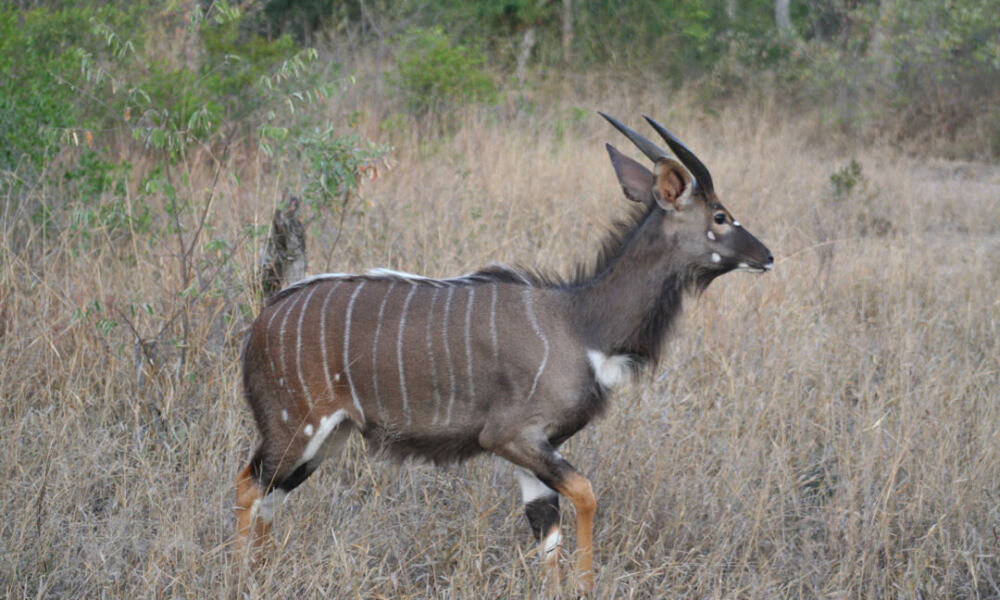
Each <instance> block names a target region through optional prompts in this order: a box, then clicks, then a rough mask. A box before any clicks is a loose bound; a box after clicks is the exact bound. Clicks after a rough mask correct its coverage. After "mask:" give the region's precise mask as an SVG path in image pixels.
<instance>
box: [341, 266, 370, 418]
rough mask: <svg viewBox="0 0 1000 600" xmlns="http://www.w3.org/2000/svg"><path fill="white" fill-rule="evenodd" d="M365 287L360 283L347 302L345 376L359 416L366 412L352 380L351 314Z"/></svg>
mask: <svg viewBox="0 0 1000 600" xmlns="http://www.w3.org/2000/svg"><path fill="white" fill-rule="evenodd" d="M363 287H365V282H364V281H362V282H361V283H359V284H358V287H356V288H355V289H354V293H353V294H351V299H350V300H349V301H348V302H347V322H346V323H345V324H344V374H345V375H347V385H348V387H350V388H351V398H352V399H353V400H354V408H356V409H358V414H364V412H363V411H362V410H361V402H359V401H358V392H357V390H355V389H354V380H353V379H351V358H350V349H351V313H352V312H353V310H354V301H355V300H356V299H357V297H358V292H360V291H361V288H363Z"/></svg>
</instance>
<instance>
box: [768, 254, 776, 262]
mask: <svg viewBox="0 0 1000 600" xmlns="http://www.w3.org/2000/svg"><path fill="white" fill-rule="evenodd" d="M767 262H769V263H771V262H774V257H773V256H771V253H770V252H768V253H767Z"/></svg>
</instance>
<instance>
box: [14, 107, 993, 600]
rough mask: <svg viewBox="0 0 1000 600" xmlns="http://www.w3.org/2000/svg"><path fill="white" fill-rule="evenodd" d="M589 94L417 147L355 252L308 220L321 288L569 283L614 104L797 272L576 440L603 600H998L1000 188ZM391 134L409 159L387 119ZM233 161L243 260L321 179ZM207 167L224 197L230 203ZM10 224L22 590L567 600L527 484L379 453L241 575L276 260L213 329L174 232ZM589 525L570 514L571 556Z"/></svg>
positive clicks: (315, 485) (199, 187)
mask: <svg viewBox="0 0 1000 600" xmlns="http://www.w3.org/2000/svg"><path fill="white" fill-rule="evenodd" d="M574 94H575V93H574V92H568V93H567V95H566V96H564V98H570V99H564V100H563V101H562V103H552V106H551V107H550V108H546V109H542V108H537V110H536V112H535V113H534V114H527V113H525V112H520V113H515V112H513V111H508V113H504V112H503V111H500V113H495V112H489V111H486V112H484V113H482V114H471V115H468V116H467V117H464V118H462V119H460V121H461V123H460V125H459V127H458V130H457V132H455V133H454V135H453V136H450V137H446V138H433V139H432V138H428V137H426V136H421V134H420V133H419V131H418V130H417V129H413V130H406V131H403V130H396V131H395V132H392V133H391V135H392V136H394V139H395V142H394V143H395V145H396V151H395V152H394V154H393V161H394V168H393V169H392V170H390V171H387V172H385V171H384V172H383V173H382V177H381V178H380V179H379V180H378V181H377V182H375V183H374V184H369V185H367V186H366V187H365V190H364V194H363V198H362V200H361V201H359V202H356V203H355V204H354V207H355V209H356V210H355V211H353V212H352V213H351V214H350V215H349V216H348V218H347V219H346V220H345V224H344V227H345V229H344V235H343V237H342V238H341V240H340V242H339V244H338V245H337V247H336V248H333V249H332V250H331V249H330V248H329V246H328V245H326V244H328V243H329V241H330V239H331V236H330V235H329V231H325V232H324V231H322V230H321V229H322V228H326V229H327V230H328V229H331V228H332V227H333V226H334V225H335V224H336V222H335V220H334V221H330V220H321V221H317V222H316V223H315V224H314V225H313V226H312V227H311V229H310V235H311V238H310V241H311V244H312V245H311V255H310V260H311V264H310V271H311V272H321V271H326V270H335V271H350V270H361V269H366V268H369V267H375V266H385V267H391V268H397V269H403V270H408V271H415V272H420V273H425V274H429V275H434V276H445V275H450V274H457V273H461V272H465V271H467V270H469V269H471V268H475V267H477V266H482V265H484V264H487V263H490V262H514V263H520V264H525V265H538V266H542V267H544V268H549V269H554V270H556V271H561V272H567V271H568V270H569V269H571V268H572V265H574V264H575V263H577V262H579V261H585V260H588V257H590V256H592V255H593V254H594V252H595V248H596V247H597V244H598V240H599V239H600V237H601V236H602V232H603V231H604V230H605V229H606V227H607V224H608V223H609V222H610V221H611V220H612V219H613V218H614V216H615V215H616V214H620V213H621V212H622V211H623V205H624V204H625V202H626V200H625V199H624V198H623V197H622V195H621V193H620V191H619V189H618V186H617V184H616V182H615V179H614V175H613V172H612V169H611V167H610V165H609V164H608V160H607V155H606V153H605V151H604V148H603V144H604V142H612V143H614V144H616V145H618V146H619V147H620V148H622V149H628V151H629V152H630V153H631V152H632V150H631V149H630V148H627V144H626V142H624V141H623V138H621V136H620V135H618V134H616V132H614V131H613V130H612V129H611V128H610V127H609V126H607V125H606V124H605V123H604V122H603V121H602V120H601V119H600V118H599V117H597V116H596V114H594V113H593V112H592V110H594V109H604V110H607V111H609V112H611V113H612V114H615V115H617V116H619V117H620V118H622V119H625V120H626V121H627V122H628V123H630V124H632V125H633V126H636V127H638V126H639V124H640V123H641V120H640V118H639V114H640V113H641V112H648V113H650V114H653V115H655V116H657V117H658V118H659V119H660V120H661V121H662V122H664V123H665V124H666V125H667V126H668V127H670V128H672V129H674V130H675V132H677V133H678V134H679V135H680V136H681V137H682V138H683V139H685V141H687V143H688V144H689V145H690V146H691V147H692V148H694V149H695V150H696V151H697V152H698V153H699V154H700V155H701V157H702V158H703V160H704V161H705V162H706V163H707V164H708V166H709V168H710V169H711V170H712V172H713V175H714V179H715V182H716V188H717V189H718V190H719V192H720V196H721V197H722V199H723V201H724V202H725V203H726V204H727V206H728V208H729V209H730V210H731V211H732V212H733V213H734V214H735V215H736V217H737V218H738V219H740V220H741V221H742V222H743V224H744V225H745V226H747V227H748V228H749V229H750V230H751V231H753V232H754V233H755V234H757V236H758V237H760V238H761V239H762V240H763V241H764V242H765V243H767V244H768V245H769V246H770V248H771V250H772V251H773V252H774V254H775V257H776V268H775V271H774V272H773V273H770V274H767V275H762V276H754V275H747V274H742V273H737V274H731V275H727V276H725V277H723V278H721V279H719V280H717V281H716V282H715V283H714V284H713V285H712V286H711V287H710V288H709V290H708V291H707V292H706V293H705V294H704V295H703V296H702V297H701V298H697V299H690V300H689V301H688V304H687V309H686V311H685V316H684V317H683V319H682V323H681V324H680V327H679V329H678V335H676V336H675V338H674V339H673V341H672V342H671V343H670V344H669V351H668V352H667V353H666V356H665V359H664V360H663V362H662V364H660V365H659V366H658V367H657V368H656V369H655V370H654V371H653V372H652V373H651V375H650V376H649V377H647V378H645V379H643V380H641V381H639V382H637V383H635V384H634V385H632V386H630V387H628V388H626V389H624V390H622V391H621V392H619V393H618V394H617V396H616V397H615V398H614V399H613V402H612V404H611V409H610V411H609V414H608V415H607V416H606V417H605V418H603V419H602V420H600V421H598V422H595V423H594V424H592V425H591V426H590V427H589V428H587V429H586V430H584V431H583V432H581V433H580V434H579V435H577V436H576V437H575V438H574V439H572V440H571V441H570V442H569V443H568V444H567V445H566V447H565V450H564V454H566V455H567V456H568V457H569V458H570V460H572V461H573V462H574V464H576V465H577V466H578V467H580V468H581V469H582V470H583V471H584V472H585V473H586V474H587V475H588V476H589V477H591V478H592V480H593V482H594V488H595V491H596V493H597V496H598V502H599V507H598V515H597V530H596V544H597V556H596V559H597V565H598V568H597V589H596V593H595V596H596V597H602V598H612V597H614V598H631V597H636V598H661V597H684V598H776V597H791V598H798V597H806V598H818V597H829V598H888V597H903V598H972V597H997V596H1000V560H998V556H1000V533H998V528H1000V434H998V432H1000V407H998V403H997V399H998V390H1000V262H998V260H997V256H998V254H1000V202H998V200H1000V169H998V168H996V167H994V166H989V165H981V164H967V163H952V162H943V161H938V160H931V159H923V158H919V159H918V158H908V157H906V156H903V155H901V154H899V153H897V152H895V151H894V150H892V149H891V148H885V147H861V146H859V145H853V146H851V145H848V146H845V147H843V148H840V149H832V148H831V147H830V146H829V145H822V144H818V143H815V141H810V138H809V137H808V136H806V135H804V134H803V133H802V131H801V130H800V129H799V128H798V127H797V126H796V125H794V124H792V123H789V122H788V121H787V120H785V119H783V118H782V116H781V115H777V114H773V113H771V112H770V111H768V110H767V109H760V110H757V109H754V110H746V111H731V112H727V113H724V114H722V115H721V116H719V117H718V118H716V119H713V120H710V121H707V122H704V123H700V122H697V121H696V120H694V119H693V118H692V113H694V114H697V113H696V111H693V110H692V111H690V112H685V111H680V110H677V109H674V110H670V109H669V108H666V107H667V106H668V102H667V99H665V98H662V97H658V96H653V95H651V94H648V93H647V94H644V95H639V94H637V95H635V96H631V97H630V96H627V95H620V94H619V95H608V96H604V95H602V94H601V93H599V92H593V93H588V94H582V95H581V94H576V95H574ZM346 101H347V102H348V103H350V102H356V101H359V100H358V99H354V98H347V99H346ZM358 106H360V104H358ZM539 106H542V105H539ZM574 107H580V108H583V109H586V110H585V111H584V112H577V111H576V110H575V109H574ZM348 108H350V107H348ZM331 110H332V109H331ZM497 114H509V115H510V116H506V117H502V116H501V117H498V116H497ZM382 116H384V115H382ZM361 118H362V123H363V126H364V127H365V128H366V131H367V132H368V133H369V134H370V135H372V136H382V135H390V134H383V133H380V132H379V131H378V130H377V127H376V125H377V122H378V121H379V120H380V119H379V116H378V115H377V110H370V111H369V112H365V113H363V114H362V117H361ZM632 154H633V155H636V153H632ZM851 158H856V159H857V160H858V161H859V163H860V164H861V165H862V168H863V173H864V174H865V176H866V177H867V181H866V182H863V183H861V184H859V185H858V186H856V187H855V189H854V190H853V191H852V192H851V193H850V194H848V195H846V197H837V196H836V195H835V193H834V189H833V186H832V185H831V183H830V178H829V176H830V174H831V173H833V172H835V171H838V170H839V169H841V168H842V167H844V165H846V164H847V163H848V161H849V160H850V159H851ZM231 168H233V169H242V170H243V173H244V177H243V178H242V183H241V184H240V185H239V186H237V184H236V182H235V181H234V180H232V179H226V178H223V180H222V182H221V183H220V184H219V186H220V187H219V189H218V192H219V194H218V195H217V198H216V200H215V201H214V204H213V205H212V206H211V216H210V221H211V223H212V224H213V225H214V227H215V230H214V231H213V233H212V235H213V236H219V237H221V238H223V239H230V240H231V239H235V238H236V235H237V234H236V232H237V231H239V230H240V228H241V227H243V226H244V225H246V224H248V223H260V222H266V220H267V219H268V217H269V213H270V211H271V210H272V208H273V206H274V203H275V201H276V199H277V198H278V197H279V195H280V194H279V190H280V189H281V187H282V186H283V185H285V184H286V183H287V178H285V179H283V177H284V176H283V175H282V169H285V168H291V167H289V166H287V165H286V166H284V167H276V168H270V169H268V168H263V167H258V166H255V165H254V164H252V161H247V162H245V163H242V164H235V163H234V165H233V166H231ZM192 173H193V176H192V181H193V182H194V183H193V188H194V190H195V191H196V192H197V194H196V195H197V197H198V198H201V197H203V196H204V194H203V192H204V190H205V188H207V187H208V185H209V183H208V182H209V180H210V177H209V176H208V175H207V174H205V173H200V171H198V169H197V168H193V167H192ZM248 173H249V175H248ZM37 193H49V194H56V195H57V194H60V193H65V192H64V191H62V190H60V189H57V188H53V189H50V190H42V191H39V192H37ZM5 202H6V204H7V206H6V208H5V212H4V215H5V221H4V223H3V235H4V238H5V239H4V241H5V244H4V248H5V250H4V251H3V254H2V255H0V257H2V260H0V315H2V322H0V335H2V338H0V340H2V342H0V399H2V404H0V449H2V452H3V456H4V460H3V461H2V464H0V481H2V484H3V485H0V513H2V514H3V519H2V520H0V595H3V596H5V597H92V598H97V597H122V598H133V597H144V596H150V597H170V598H173V597H189V598H203V597H217V598H223V597H227V598H228V597H233V596H239V597H246V598H275V597H277V598H280V597H319V596H323V597H330V598H482V597H491V598H507V597H534V596H537V595H538V594H539V592H540V590H541V585H542V582H541V577H540V575H539V569H538V565H537V564H536V560H535V556H534V544H533V542H532V541H531V536H530V533H529V529H528V526H527V523H526V521H525V518H524V516H523V513H522V512H521V506H520V497H519V493H518V491H517V488H516V484H515V482H514V480H513V477H512V475H511V470H510V468H509V466H507V465H506V464H503V463H502V462H501V461H499V460H497V459H492V458H480V459H476V460H474V461H471V462H469V463H466V464H463V465H459V466H455V467H450V468H448V469H444V470H442V469H436V468H433V467H429V466H426V465H422V464H405V465H403V466H398V465H394V464H391V463H387V462H384V461H375V460H371V459H370V458H369V457H368V456H367V455H366V454H365V453H364V451H363V449H362V448H361V444H360V443H358V441H357V440H355V441H354V442H353V443H352V444H351V445H350V446H349V448H348V450H347V452H346V453H345V455H344V456H343V457H342V458H341V459H340V460H339V461H334V462H331V463H329V464H326V465H324V466H323V467H322V468H321V469H320V471H319V472H318V473H317V474H316V475H315V476H313V477H312V478H311V479H310V480H309V481H308V482H306V484H304V485H303V486H302V487H301V488H299V490H297V491H296V493H295V494H293V495H292V496H291V497H290V498H289V501H288V502H287V503H286V505H285V507H284V508H283V509H282V511H281V512H280V513H279V517H278V520H277V523H276V529H275V531H276V534H277V537H278V540H279V544H280V548H279V549H278V551H277V552H276V553H275V555H274V558H273V560H272V563H271V564H270V565H269V566H268V568H267V569H265V570H263V571H262V572H260V573H257V574H252V573H248V572H247V571H246V570H243V569H241V568H240V566H239V564H237V562H235V561H233V560H232V558H231V557H230V556H229V542H230V534H231V532H232V503H233V494H234V489H233V479H234V476H235V474H236V472H237V470H238V468H239V467H240V466H241V465H242V464H243V463H244V461H245V460H246V459H247V458H248V456H249V453H250V452H251V450H252V447H253V445H254V444H255V443H256V440H255V432H254V430H253V425H252V423H251V420H250V418H249V414H248V411H247V410H246V408H245V407H244V403H243V400H242V398H241V396H240V393H239V386H238V380H239V379H238V378H239V369H238V364H237V358H238V353H239V344H240V340H241V332H242V331H243V329H244V328H245V327H246V325H247V322H248V320H247V316H246V315H244V314H242V313H240V312H239V311H236V310H233V308H232V307H233V306H234V305H235V304H236V303H239V302H242V303H245V304H246V305H248V306H253V305H254V304H255V302H256V299H255V298H254V296H253V293H252V291H251V290H250V286H249V285H248V283H249V282H250V281H251V280H252V276H251V275H250V270H251V268H252V265H253V261H254V259H255V245H254V244H249V243H247V244H243V245H241V246H239V247H238V250H237V251H236V253H235V254H234V260H235V266H233V267H232V268H227V269H226V270H224V272H223V274H222V275H221V276H220V277H219V279H218V281H221V282H223V283H219V284H217V285H216V284H215V283H213V284H212V285H213V286H215V287H213V289H215V291H216V293H214V294H206V295H204V296H201V297H198V298H194V299H191V300H189V301H188V303H187V304H186V305H184V304H183V303H182V302H181V301H179V300H178V297H179V296H178V294H177V292H178V291H179V283H178V277H179V275H178V268H177V266H176V265H177V260H176V255H175V254H176V252H175V246H174V245H173V241H172V240H173V239H174V238H173V237H171V236H164V238H163V239H161V240H160V241H150V240H149V239H148V238H142V237H141V236H136V237H129V236H124V237H122V236H117V237H108V238H107V239H101V238H100V236H99V235H98V236H96V237H95V238H94V241H92V242H91V243H90V244H89V246H88V245H86V244H82V243H81V242H80V241H79V240H77V239H72V238H71V237H70V236H68V235H60V234H55V235H54V236H52V237H43V236H42V234H41V231H39V230H37V229H36V228H34V227H33V226H32V225H31V224H30V221H29V220H26V219H25V213H24V211H23V209H22V207H17V206H11V199H10V198H7V199H5ZM189 233H190V232H189ZM206 239H207V238H206ZM199 256H202V257H203V258H204V257H205V256H209V257H211V256H212V255H211V254H210V253H208V252H205V253H204V254H199ZM210 287H211V286H210ZM216 288H217V289H216ZM94 301H98V302H100V309H101V311H103V312H101V313H97V312H96V310H97V309H96V308H95V307H94V305H93V302H94ZM130 303H139V305H140V310H139V311H138V312H137V313H136V314H135V315H133V314H132V312H131V311H130V309H129V304H130ZM145 303H149V304H150V307H149V311H148V312H147V311H146V310H145V309H144V306H143V304H145ZM179 305H181V306H187V309H186V311H185V314H186V315H187V316H188V317H189V318H190V320H189V323H188V327H189V331H188V337H187V340H188V342H187V345H186V346H185V347H184V348H183V350H184V352H185V353H186V361H187V362H186V364H185V366H184V368H183V372H181V373H178V372H177V360H178V357H179V355H180V351H181V349H180V348H178V347H177V346H176V345H175V346H170V344H167V343H163V344H160V345H159V346H157V347H155V348H152V349H151V354H152V355H153V357H154V358H155V359H156V361H157V364H156V366H155V367H154V366H151V365H149V364H144V362H143V360H142V359H141V358H140V357H141V353H140V352H139V351H138V350H137V347H136V346H135V343H134V340H135V335H134V333H133V332H132V331H131V330H130V328H129V325H128V324H127V322H128V323H131V324H132V325H133V326H134V327H135V328H136V330H137V332H138V333H139V335H140V336H142V337H143V339H149V338H150V337H151V336H152V335H153V334H154V333H156V332H157V331H159V330H160V329H161V328H163V325H164V323H165V322H166V321H167V320H168V319H169V317H170V316H171V315H172V314H173V313H172V311H173V310H175V309H176V308H177V307H178V306H179ZM88 306H89V307H91V308H92V311H91V312H92V314H91V315H90V316H89V317H88V318H83V315H82V313H81V312H80V311H79V309H82V308H86V307H88ZM74 313H76V317H74ZM99 318H107V319H111V320H113V321H115V322H116V323H117V325H116V326H113V327H112V326H111V323H110V322H107V321H104V322H100V321H99V320H98V319H99ZM178 319H180V317H178ZM179 322H180V321H179V320H175V321H174V322H173V323H172V324H171V325H170V326H169V327H167V331H168V332H171V335H174V336H175V337H178V336H180V335H181V334H180V333H178V332H180V331H181V328H180V325H178V323H179ZM104 329H107V330H108V331H107V332H106V333H105V332H104ZM178 339H180V338H179V337H178ZM564 506H565V503H564ZM573 523H574V519H573V518H572V509H570V508H566V510H565V511H564V516H563V524H564V527H565V529H564V532H565V533H566V534H567V547H569V548H572V547H573ZM567 566H568V563H567Z"/></svg>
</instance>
